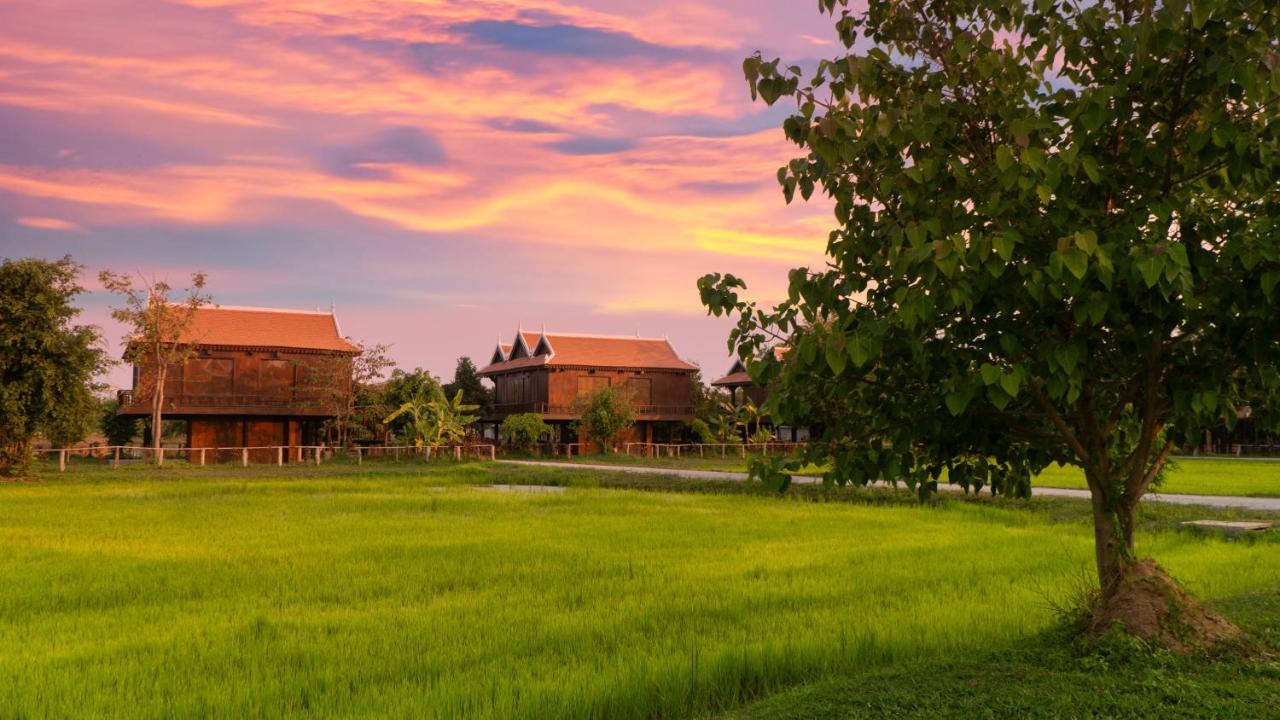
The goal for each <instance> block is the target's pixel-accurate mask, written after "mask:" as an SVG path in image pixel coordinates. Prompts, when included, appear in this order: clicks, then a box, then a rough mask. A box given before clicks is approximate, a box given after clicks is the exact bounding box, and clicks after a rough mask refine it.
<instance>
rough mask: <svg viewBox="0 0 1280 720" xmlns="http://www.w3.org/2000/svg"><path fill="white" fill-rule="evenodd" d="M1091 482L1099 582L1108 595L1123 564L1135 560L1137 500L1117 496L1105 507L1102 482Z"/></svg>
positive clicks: (1122, 570)
mask: <svg viewBox="0 0 1280 720" xmlns="http://www.w3.org/2000/svg"><path fill="white" fill-rule="evenodd" d="M1090 485H1091V486H1092V490H1091V495H1090V503H1091V505H1092V506H1093V542H1094V552H1095V555H1096V559H1097V570H1098V585H1099V587H1100V588H1101V589H1102V594H1103V596H1104V597H1107V596H1109V595H1110V594H1111V593H1112V591H1114V589H1115V585H1116V582H1117V581H1118V580H1119V579H1120V577H1121V576H1122V575H1123V574H1124V569H1125V567H1126V566H1127V565H1129V564H1130V563H1132V562H1133V561H1134V547H1133V530H1134V526H1135V524H1136V521H1137V504H1136V503H1127V502H1125V501H1124V499H1123V498H1117V499H1116V500H1115V501H1114V502H1113V503H1111V505H1112V506H1111V507H1108V503H1107V500H1106V496H1105V493H1104V491H1103V489H1102V486H1095V485H1093V483H1090Z"/></svg>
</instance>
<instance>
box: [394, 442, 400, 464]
mask: <svg viewBox="0 0 1280 720" xmlns="http://www.w3.org/2000/svg"><path fill="white" fill-rule="evenodd" d="M392 450H395V451H396V462H400V446H399V445H397V446H395V447H394V448H392Z"/></svg>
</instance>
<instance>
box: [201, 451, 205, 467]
mask: <svg viewBox="0 0 1280 720" xmlns="http://www.w3.org/2000/svg"><path fill="white" fill-rule="evenodd" d="M200 467H204V448H200Z"/></svg>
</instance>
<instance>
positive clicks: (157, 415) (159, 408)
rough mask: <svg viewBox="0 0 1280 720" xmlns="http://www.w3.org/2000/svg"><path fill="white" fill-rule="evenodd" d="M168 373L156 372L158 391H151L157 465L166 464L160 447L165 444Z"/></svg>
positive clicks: (153, 437) (152, 426)
mask: <svg viewBox="0 0 1280 720" xmlns="http://www.w3.org/2000/svg"><path fill="white" fill-rule="evenodd" d="M165 375H166V373H163V372H157V373H156V391H155V392H153V393H151V450H152V452H153V453H155V461H156V465H163V464H164V455H163V454H161V452H160V448H161V446H162V445H163V444H164V426H163V425H162V424H161V423H163V422H164V381H165Z"/></svg>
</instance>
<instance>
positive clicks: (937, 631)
mask: <svg viewBox="0 0 1280 720" xmlns="http://www.w3.org/2000/svg"><path fill="white" fill-rule="evenodd" d="M269 470H270V472H268V471H267V470H261V469H254V468H250V469H248V470H240V469H238V468H208V469H199V470H197V469H187V470H183V469H181V468H174V469H168V470H165V471H163V472H159V473H157V472H155V471H152V470H151V469H149V468H142V467H138V468H126V469H121V470H120V471H116V472H104V471H85V470H81V471H79V472H76V473H68V474H67V475H62V476H48V475H46V476H42V480H41V481H39V482H30V483H8V484H3V485H0V544H2V545H3V547H4V548H5V552H4V553H3V554H0V578H3V580H2V581H0V648H4V652H3V653H0V717H67V716H78V717H86V716H94V717H154V718H161V717H164V718H171V717H196V716H198V717H234V718H241V717H264V716H271V717H278V716H293V717H300V716H306V717H336V716H342V717H387V716H395V717H428V718H455V717H466V718H507V717H521V718H525V717H530V718H654V717H701V716H706V715H709V714H713V713H717V712H721V711H733V710H734V709H735V708H741V707H746V706H749V705H750V704H751V703H752V702H753V701H755V700H757V699H759V698H762V697H765V696H768V695H770V694H773V693H776V692H779V691H783V690H786V689H788V688H792V687H796V686H799V685H802V684H804V683H807V682H809V681H815V680H822V679H824V678H837V677H841V676H844V675H847V674H848V673H850V672H854V671H857V672H867V671H876V670H877V669H879V670H881V671H884V672H889V673H891V672H893V669H894V668H897V667H910V666H913V665H914V664H918V663H936V662H948V661H953V660H956V659H962V658H971V657H974V656H975V654H978V653H993V652H996V653H998V652H1001V651H1002V649H1009V650H1012V649H1014V648H1019V647H1025V646H1026V644H1027V643H1028V642H1035V639H1036V638H1037V637H1039V636H1040V635H1041V634H1043V633H1044V632H1045V631H1046V629H1048V628H1051V627H1052V626H1053V625H1054V624H1055V623H1056V622H1057V619H1056V616H1055V612H1054V610H1053V609H1052V605H1053V604H1054V603H1058V602H1063V601H1064V600H1069V599H1070V597H1071V596H1072V593H1073V592H1076V591H1078V588H1079V586H1080V583H1081V579H1082V578H1087V577H1088V575H1089V573H1090V572H1091V561H1092V546H1091V542H1092V541H1091V531H1090V529H1089V526H1088V524H1087V522H1086V521H1084V520H1082V519H1081V518H1082V517H1083V516H1081V515H1079V514H1073V513H1065V514H1064V513H1058V512H1045V511H1033V510H1029V509H1027V508H1025V507H1020V506H1017V505H1014V504H1007V503H1006V504H1000V503H983V502H976V501H968V500H963V499H959V498H956V499H951V500H943V501H941V502H938V503H936V504H934V505H928V506H922V505H915V504H905V503H900V504H880V505H875V504H867V503H860V502H796V501H794V500H793V499H786V498H778V497H776V496H770V495H759V494H751V493H736V492H730V491H726V492H722V493H713V492H680V493H675V492H655V491H652V490H649V491H640V490H634V489H616V488H613V489H611V488H606V487H591V485H597V484H600V483H599V481H598V474H597V475H596V476H592V475H590V474H582V473H577V474H575V473H567V474H566V473H564V472H563V471H559V472H558V473H557V472H551V471H545V470H542V469H533V470H524V469H519V468H512V467H498V466H489V465H479V464H473V465H464V466H443V467H420V466H415V467H408V466H406V467H402V468H389V469H386V468H384V469H373V468H364V469H357V468H354V467H339V466H327V467H324V468H288V469H286V470H284V471H276V469H275V468H270V469H269ZM530 479H532V480H534V481H538V482H553V483H554V482H558V483H560V484H562V485H568V487H567V488H565V489H564V490H563V491H562V492H528V491H522V490H521V489H519V488H517V489H515V490H502V489H496V488H493V487H490V484H491V483H493V482H502V483H511V482H524V481H527V480H530ZM1046 507H1047V506H1046ZM1174 528H1175V526H1174V525H1171V524H1170V525H1164V524H1159V525H1157V526H1156V527H1155V528H1153V529H1151V530H1150V531H1148V532H1144V534H1143V537H1142V543H1143V548H1142V550H1143V552H1145V553H1148V554H1151V555H1153V556H1155V557H1156V558H1157V559H1158V560H1159V561H1160V562H1161V563H1162V564H1164V565H1165V566H1166V567H1167V568H1168V569H1169V571H1170V572H1171V573H1173V574H1174V575H1175V577H1177V578H1179V579H1180V580H1181V581H1182V582H1184V584H1185V585H1187V586H1188V587H1189V588H1190V589H1191V590H1192V591H1193V592H1195V593H1197V594H1198V595H1199V596H1200V597H1202V598H1205V599H1208V600H1211V601H1218V600H1223V601H1225V600H1227V599H1229V598H1235V597H1240V596H1243V595H1246V594H1249V593H1257V592H1270V591H1274V589H1275V588H1277V587H1280V538H1277V537H1276V534H1275V533H1271V534H1267V535H1263V536H1260V537H1258V538H1256V539H1244V540H1239V541H1234V542H1229V541H1227V540H1224V539H1222V538H1217V537H1212V536H1206V535H1203V534H1197V533H1192V532H1188V531H1184V530H1179V529H1174Z"/></svg>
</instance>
